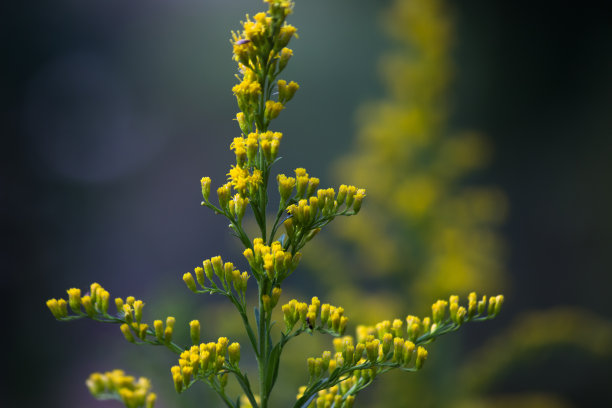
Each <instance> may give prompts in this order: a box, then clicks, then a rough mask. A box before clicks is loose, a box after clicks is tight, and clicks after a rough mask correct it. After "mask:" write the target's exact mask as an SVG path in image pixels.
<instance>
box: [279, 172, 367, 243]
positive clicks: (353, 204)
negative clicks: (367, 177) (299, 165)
mask: <svg viewBox="0 0 612 408" xmlns="http://www.w3.org/2000/svg"><path fill="white" fill-rule="evenodd" d="M299 170H303V169H297V170H296V178H295V179H293V177H286V176H285V175H284V174H281V175H279V176H278V185H279V192H280V193H281V199H282V200H287V198H288V197H290V196H291V194H292V193H293V186H297V189H296V195H295V198H296V199H299V198H301V197H304V195H305V197H306V198H302V199H300V200H299V201H298V202H297V203H296V204H292V205H290V206H289V207H287V212H289V214H291V215H292V218H290V219H291V220H292V221H290V222H289V223H286V224H285V226H286V227H287V228H288V230H287V232H288V234H289V235H290V236H291V235H292V232H293V230H292V229H291V228H292V227H293V226H300V227H307V226H311V225H313V224H316V222H317V221H319V220H321V219H322V218H325V217H332V218H333V217H335V216H336V215H344V214H347V213H348V212H349V210H350V209H351V208H352V210H353V212H352V214H357V213H358V212H359V210H360V209H361V203H362V201H363V199H364V198H365V195H366V194H365V190H364V189H357V188H356V187H355V186H346V185H344V184H343V185H341V186H340V188H339V189H338V195H336V191H335V190H334V189H333V188H327V189H319V190H317V191H316V194H315V192H314V189H315V188H316V187H317V186H318V184H319V179H317V178H314V177H313V178H310V179H309V178H308V174H306V173H305V171H304V172H303V174H304V175H302V176H298V175H297V174H298V171H299ZM342 205H345V208H344V209H343V210H342V211H341V210H340V207H341V206H342ZM352 214H351V215H352Z"/></svg>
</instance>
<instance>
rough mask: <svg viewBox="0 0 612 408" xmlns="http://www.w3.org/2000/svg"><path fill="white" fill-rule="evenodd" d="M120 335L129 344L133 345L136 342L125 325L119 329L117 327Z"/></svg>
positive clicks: (128, 327)
mask: <svg viewBox="0 0 612 408" xmlns="http://www.w3.org/2000/svg"><path fill="white" fill-rule="evenodd" d="M119 329H120V330H121V333H123V337H125V339H126V340H127V341H129V342H130V343H134V342H135V341H136V340H135V339H134V335H133V334H132V330H131V329H130V326H129V325H128V324H127V323H123V324H122V325H121V327H119Z"/></svg>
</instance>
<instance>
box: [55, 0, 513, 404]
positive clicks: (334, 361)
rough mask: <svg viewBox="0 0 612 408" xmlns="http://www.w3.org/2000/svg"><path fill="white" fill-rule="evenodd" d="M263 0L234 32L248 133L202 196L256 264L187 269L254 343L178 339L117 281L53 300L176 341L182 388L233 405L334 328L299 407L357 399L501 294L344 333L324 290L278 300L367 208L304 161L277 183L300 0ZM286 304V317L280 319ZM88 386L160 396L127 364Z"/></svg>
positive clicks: (196, 330)
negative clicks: (250, 364) (342, 225)
mask: <svg viewBox="0 0 612 408" xmlns="http://www.w3.org/2000/svg"><path fill="white" fill-rule="evenodd" d="M264 2H265V3H268V10H267V11H266V12H260V13H257V14H255V15H254V16H253V17H252V18H251V17H249V16H248V15H247V17H246V20H245V21H244V22H243V23H242V29H241V30H240V31H237V32H233V33H232V39H231V42H232V46H233V54H234V60H235V61H236V63H237V64H238V70H239V75H238V76H237V77H238V80H239V83H238V84H237V85H236V86H234V87H233V89H232V90H233V92H234V95H235V96H236V99H237V102H238V108H239V110H240V111H239V112H238V113H237V114H236V121H237V123H238V127H239V129H240V132H241V135H240V136H238V137H235V138H234V139H233V141H232V142H231V144H230V149H231V150H232V151H233V152H234V153H235V158H236V163H235V164H233V165H232V166H231V168H230V169H229V172H228V174H227V175H228V180H227V182H226V183H224V184H222V185H221V186H220V187H218V188H217V189H216V192H217V200H216V202H213V200H212V198H211V189H212V187H211V186H212V180H211V179H210V178H208V177H204V178H202V179H201V188H202V196H203V202H202V206H204V207H207V208H209V209H211V210H213V211H214V212H215V213H217V214H219V215H221V216H223V217H225V218H226V219H227V220H228V222H229V228H230V230H231V233H232V234H233V235H235V236H236V237H237V238H238V240H239V241H240V242H241V243H242V245H243V246H244V248H245V249H244V251H243V256H244V257H245V258H246V260H247V261H248V265H249V270H247V271H240V270H239V269H238V268H237V267H235V266H234V264H233V263H232V262H230V261H227V260H225V261H224V260H223V259H222V257H221V256H213V257H211V258H209V259H205V260H204V261H203V262H202V265H201V266H197V267H195V268H194V270H193V272H187V273H185V274H184V275H183V281H184V283H185V285H186V286H187V288H188V290H190V291H191V292H193V293H194V294H217V295H221V296H223V297H226V298H227V299H228V301H229V302H230V303H231V304H232V305H233V306H234V307H235V309H236V311H237V315H236V318H237V319H238V320H240V321H241V322H242V325H243V326H244V330H245V333H246V336H247V339H248V340H247V343H246V347H245V345H244V344H243V345H241V344H239V343H238V342H235V341H231V340H229V339H228V338H226V337H219V338H218V339H217V340H216V341H214V340H212V339H203V338H202V336H201V330H200V329H201V324H200V322H199V321H198V320H192V321H191V322H190V323H189V325H188V328H187V327H185V328H184V330H185V331H187V330H188V331H189V334H190V339H191V344H189V345H183V344H177V343H175V342H174V341H173V334H174V331H175V330H176V329H177V328H178V326H177V325H176V324H175V323H176V320H175V318H174V317H172V316H169V317H166V318H165V320H162V319H160V320H154V321H153V323H152V324H149V323H145V322H144V320H143V308H144V305H145V304H144V302H143V301H142V300H137V299H136V298H135V297H132V296H130V297H127V298H126V299H122V298H116V299H114V306H111V305H110V303H111V301H110V299H111V296H110V294H109V292H108V291H106V290H105V289H104V288H103V287H102V286H101V285H99V284H97V283H93V284H92V285H91V286H90V288H89V290H88V292H87V293H86V294H83V293H82V291H81V290H80V289H76V288H72V289H69V290H68V291H67V293H68V300H65V299H51V300H49V301H48V302H47V306H48V307H49V309H50V310H51V312H52V314H53V315H54V317H55V318H56V319H58V320H60V321H71V320H76V319H82V318H89V319H93V320H96V321H99V322H104V323H114V324H117V325H119V328H120V331H121V332H122V334H123V336H124V337H125V339H126V340H127V341H128V342H130V343H135V344H149V345H156V346H162V347H165V348H167V349H168V350H170V351H171V352H174V353H175V354H176V355H177V364H176V365H174V366H172V367H171V368H170V373H171V378H172V380H173V382H174V386H175V389H176V391H177V392H178V393H182V392H184V391H186V390H187V389H189V388H190V387H191V386H193V385H194V384H196V383H200V382H203V383H206V384H208V386H209V387H211V388H212V389H213V390H214V391H215V392H216V393H217V394H218V396H219V398H220V399H221V401H223V403H224V404H225V405H226V406H228V407H234V408H238V407H246V406H251V407H254V408H255V407H261V408H265V407H268V406H271V402H270V401H271V395H272V391H273V389H274V386H275V384H276V381H277V378H278V375H279V362H280V359H281V357H282V354H283V350H284V348H285V346H286V345H287V344H288V343H289V342H290V341H291V340H292V339H294V338H296V337H297V336H300V335H302V334H305V333H307V334H311V335H312V334H315V333H320V334H323V335H329V336H332V337H334V340H333V350H326V351H324V352H323V353H322V354H321V356H320V357H319V356H317V357H314V356H304V366H305V367H304V383H305V385H303V386H302V387H300V388H298V387H297V386H296V394H297V397H296V401H295V403H294V405H293V406H294V407H296V408H297V407H351V406H353V404H354V401H355V398H356V396H357V395H358V394H359V393H360V392H361V391H362V390H363V389H365V388H366V387H368V386H369V385H371V384H372V382H373V381H374V380H375V378H378V377H379V376H380V375H381V374H384V373H386V372H388V371H390V370H401V371H406V372H415V371H418V370H420V369H421V368H422V367H423V365H424V364H425V361H426V360H427V357H428V351H427V349H426V348H425V347H424V346H425V345H427V344H428V343H430V342H432V341H433V340H435V339H436V338H437V337H440V336H442V335H443V334H446V333H449V332H452V331H455V330H457V329H459V328H460V327H461V326H462V325H463V324H464V323H467V322H470V321H483V320H488V319H491V318H493V317H495V316H497V314H498V313H499V311H500V308H501V306H502V303H503V296H502V295H498V296H491V297H487V296H482V297H478V296H477V295H476V293H473V292H472V293H470V294H469V295H468V297H467V302H466V303H465V305H462V304H461V303H460V300H459V297H458V296H451V297H450V298H449V299H448V300H438V301H436V302H435V303H434V304H433V305H432V308H431V314H430V315H429V316H423V317H417V316H412V315H409V316H408V317H406V318H395V319H391V320H382V321H380V322H379V323H377V324H375V325H372V326H367V325H360V326H357V327H356V335H355V336H350V335H345V332H346V329H347V326H348V323H349V318H348V317H347V316H346V315H345V312H344V309H343V308H342V307H341V306H335V305H331V304H329V303H322V302H321V301H320V300H319V299H318V298H317V297H312V298H311V300H310V302H309V303H307V302H302V301H298V300H296V299H291V300H289V301H286V302H284V301H281V298H282V286H283V284H284V282H285V280H286V279H287V278H289V277H290V276H291V274H292V273H294V271H295V270H296V269H297V267H298V266H299V263H300V259H301V256H302V253H301V250H302V249H303V248H304V247H305V246H306V244H308V243H309V242H310V241H311V240H312V239H313V238H314V237H315V236H316V235H317V234H318V233H319V232H320V231H321V230H322V228H324V227H325V226H326V225H327V224H329V223H330V222H332V221H333V220H334V219H335V218H336V217H339V216H352V215H356V214H357V213H359V211H360V209H361V206H362V202H363V200H364V198H365V196H366V193H365V190H364V189H361V188H356V187H354V186H350V185H341V186H339V187H338V188H337V189H334V188H324V189H321V188H319V179H318V178H315V177H311V176H310V175H309V174H308V173H307V171H306V170H305V169H303V168H297V169H296V170H295V174H294V175H290V176H287V175H284V174H279V175H277V176H276V186H275V187H272V186H271V185H270V184H274V183H270V180H271V170H272V167H273V165H274V163H275V162H276V161H277V160H279V157H278V153H279V147H280V143H281V141H282V138H283V135H282V133H280V132H277V131H274V130H271V129H270V124H271V122H272V121H273V120H274V119H275V118H276V117H278V116H279V114H281V112H282V111H283V110H284V109H285V108H286V106H287V104H288V102H289V101H290V100H291V99H292V98H293V97H294V95H295V94H296V92H297V91H298V89H299V86H298V85H297V83H295V82H293V81H290V82H287V81H286V80H284V79H282V78H280V75H281V73H282V72H283V71H284V70H285V68H286V67H287V64H288V62H289V61H290V59H291V56H292V51H291V49H289V48H287V46H288V45H289V43H290V42H291V40H292V39H293V38H294V37H297V35H296V32H297V30H296V28H295V27H293V26H292V25H290V24H288V23H287V22H286V20H287V17H288V16H289V15H290V14H291V13H292V11H293V6H294V4H293V2H292V1H290V0H264ZM272 180H273V178H272ZM276 188H277V189H278V193H279V196H280V199H279V206H278V209H277V210H276V211H275V212H273V213H272V214H271V215H270V214H269V205H268V204H269V198H270V196H269V194H270V190H272V189H276ZM247 210H248V212H249V213H251V214H252V215H253V218H254V220H255V222H256V224H257V226H258V232H257V233H256V234H257V235H258V236H251V235H249V233H247V231H246V230H245V228H244V227H243V219H244V217H245V215H246V213H247ZM363 233H364V234H365V231H364V232H363ZM249 281H251V287H253V283H254V285H255V286H256V287H257V295H256V301H255V302H253V303H254V304H253V305H252V306H251V305H249V303H250V299H251V298H250V297H249V295H248V292H249V290H248V287H249V285H248V284H249ZM253 281H254V282H253ZM279 305H282V306H280V310H281V311H282V316H283V320H284V327H282V325H280V324H275V322H274V321H273V320H272V314H273V311H274V310H275V308H277V307H279ZM251 307H254V313H253V314H251V313H250V310H251ZM113 308H114V309H115V310H114V311H113V310H111V309H113ZM247 349H248V350H249V351H250V352H251V353H253V355H254V357H255V360H256V361H257V367H258V371H257V373H247V372H246V371H245V370H244V369H243V368H242V367H241V364H240V361H241V355H242V353H243V352H244V351H245V350H247ZM230 380H231V381H235V382H236V383H237V384H238V385H239V387H240V388H241V394H240V395H231V394H232V392H231V391H230V390H229V388H228V387H227V386H228V382H229V381H230ZM255 383H257V385H258V386H257V387H255V386H254V384H255ZM87 385H88V387H89V389H90V390H91V392H92V394H93V395H94V396H95V397H97V398H115V399H118V400H120V401H122V402H123V404H124V405H125V406H127V407H129V408H137V407H147V408H150V407H152V406H153V405H154V403H155V400H156V396H155V394H153V393H151V391H150V384H149V381H148V380H147V379H145V378H140V379H139V380H137V381H136V380H135V379H134V377H131V376H126V375H125V374H124V373H123V372H122V371H120V370H115V371H111V372H107V373H105V374H100V373H96V374H92V376H91V377H90V379H89V380H88V381H87Z"/></svg>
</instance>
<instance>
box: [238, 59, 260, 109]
mask: <svg viewBox="0 0 612 408" xmlns="http://www.w3.org/2000/svg"><path fill="white" fill-rule="evenodd" d="M241 71H242V72H243V73H244V77H243V79H242V82H240V83H239V84H237V85H234V87H233V88H232V92H234V95H236V99H237V100H238V107H239V108H240V110H242V111H243V112H250V111H253V110H255V109H256V108H257V104H258V101H259V96H260V94H261V85H260V84H259V82H257V79H256V77H255V74H254V72H253V71H251V70H250V69H248V68H246V67H244V66H242V67H241Z"/></svg>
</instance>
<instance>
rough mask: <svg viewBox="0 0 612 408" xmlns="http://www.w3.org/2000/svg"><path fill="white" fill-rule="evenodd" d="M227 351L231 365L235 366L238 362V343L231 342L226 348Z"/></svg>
mask: <svg viewBox="0 0 612 408" xmlns="http://www.w3.org/2000/svg"><path fill="white" fill-rule="evenodd" d="M227 353H228V355H229V361H230V364H231V365H233V366H237V365H238V363H239V362H240V344H239V343H232V344H230V345H229V347H228V348H227Z"/></svg>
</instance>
